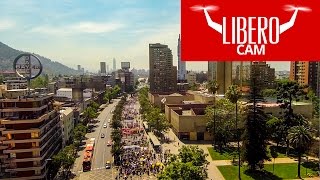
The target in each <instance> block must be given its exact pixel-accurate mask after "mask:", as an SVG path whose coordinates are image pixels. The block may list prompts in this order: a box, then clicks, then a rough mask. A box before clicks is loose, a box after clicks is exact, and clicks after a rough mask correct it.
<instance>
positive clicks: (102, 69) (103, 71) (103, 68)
mask: <svg viewBox="0 0 320 180" xmlns="http://www.w3.org/2000/svg"><path fill="white" fill-rule="evenodd" d="M100 74H101V75H103V76H105V75H106V74H107V70H106V62H100Z"/></svg>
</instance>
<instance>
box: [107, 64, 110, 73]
mask: <svg viewBox="0 0 320 180" xmlns="http://www.w3.org/2000/svg"><path fill="white" fill-rule="evenodd" d="M109 72H110V71H109V64H108V65H107V73H109Z"/></svg>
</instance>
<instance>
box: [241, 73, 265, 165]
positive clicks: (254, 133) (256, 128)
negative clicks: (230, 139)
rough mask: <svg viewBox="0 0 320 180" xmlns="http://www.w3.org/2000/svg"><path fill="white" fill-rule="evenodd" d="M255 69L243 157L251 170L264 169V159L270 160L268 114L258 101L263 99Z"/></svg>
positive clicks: (252, 76) (252, 75) (252, 78)
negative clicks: (268, 151) (268, 152)
mask: <svg viewBox="0 0 320 180" xmlns="http://www.w3.org/2000/svg"><path fill="white" fill-rule="evenodd" d="M256 73H258V72H257V71H256V70H255V69H252V74H251V88H250V97H249V98H250V99H249V103H251V104H249V105H248V110H247V112H246V113H247V114H246V122H245V131H244V133H243V135H242V139H243V145H242V159H243V160H244V161H246V162H248V166H249V170H253V171H254V170H257V169H258V168H259V169H262V168H263V167H264V164H263V162H264V160H269V157H268V155H267V131H266V119H267V116H266V114H265V113H264V111H263V109H262V108H261V107H260V106H259V105H258V102H261V101H263V97H262V96H261V94H260V93H261V91H260V87H261V86H259V83H257V82H256Z"/></svg>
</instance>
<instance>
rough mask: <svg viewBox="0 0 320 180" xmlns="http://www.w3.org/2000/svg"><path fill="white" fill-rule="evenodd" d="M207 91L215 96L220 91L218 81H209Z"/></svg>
mask: <svg viewBox="0 0 320 180" xmlns="http://www.w3.org/2000/svg"><path fill="white" fill-rule="evenodd" d="M207 89H208V91H209V92H210V93H212V94H215V93H216V92H217V91H218V89H219V85H218V84H217V81H209V82H208V84H207Z"/></svg>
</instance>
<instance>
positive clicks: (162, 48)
mask: <svg viewBox="0 0 320 180" xmlns="http://www.w3.org/2000/svg"><path fill="white" fill-rule="evenodd" d="M172 63H173V57H172V51H171V49H170V48H169V47H168V45H164V44H160V43H156V44H149V69H150V71H149V81H150V91H151V92H152V93H169V92H175V91H176V89H177V88H176V87H177V83H176V82H177V73H176V74H175V75H174V74H173V73H172V72H174V71H175V72H177V69H176V68H174V67H173V65H172Z"/></svg>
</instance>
